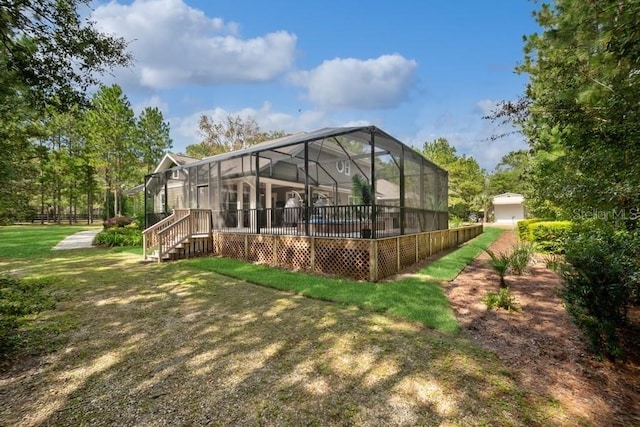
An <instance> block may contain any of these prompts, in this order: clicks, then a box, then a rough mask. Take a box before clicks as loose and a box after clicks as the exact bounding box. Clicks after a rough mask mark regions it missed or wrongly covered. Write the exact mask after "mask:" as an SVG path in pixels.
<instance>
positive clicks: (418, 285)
mask: <svg viewBox="0 0 640 427" xmlns="http://www.w3.org/2000/svg"><path fill="white" fill-rule="evenodd" d="M501 233H502V230H499V229H494V228H491V229H488V230H487V232H486V233H484V234H482V235H481V236H480V237H478V238H476V239H474V240H473V241H472V242H470V243H469V244H467V245H465V246H463V247H461V248H459V249H457V250H455V251H454V252H452V253H450V254H448V255H446V256H444V257H442V258H440V259H438V260H436V261H434V262H433V263H431V264H430V265H428V266H426V267H425V268H423V269H422V270H421V271H420V272H419V273H418V275H417V277H410V278H405V279H401V280H397V281H395V282H386V283H368V282H356V281H351V280H345V279H336V278H327V277H319V276H314V275H311V274H304V273H294V272H290V271H286V270H280V269H276V268H272V267H267V266H262V265H254V264H248V263H246V262H243V261H239V260H235V259H228V258H196V259H192V260H187V261H183V262H182V263H183V264H188V265H191V266H194V267H196V268H199V269H203V270H208V271H215V272H216V273H219V274H223V275H225V276H229V277H233V278H236V279H241V280H245V281H247V282H250V283H255V284H258V285H262V286H268V287H271V288H275V289H280V290H284V291H290V292H295V293H297V294H300V295H304V296H306V297H309V298H315V299H320V300H325V301H332V302H338V303H342V304H349V305H355V306H357V307H361V308H365V309H369V310H373V311H376V312H381V313H386V314H390V315H393V316H397V317H402V318H405V319H408V320H412V321H416V322H420V323H422V324H423V325H425V326H427V327H429V328H432V329H436V330H438V331H441V332H445V333H457V332H458V331H459V330H460V326H459V325H458V322H457V321H456V319H455V316H454V314H453V311H452V310H451V307H450V305H449V300H448V299H447V297H446V296H445V294H444V292H443V291H442V286H441V285H440V283H439V281H440V280H452V279H453V278H455V277H456V276H457V275H458V273H459V272H460V271H461V270H462V269H463V268H464V267H465V266H466V265H467V264H468V263H469V262H471V261H472V260H473V259H474V258H475V257H476V256H477V255H478V254H479V253H480V252H481V251H483V250H484V249H486V248H487V247H488V246H489V245H490V244H491V243H492V242H493V241H495V239H497V238H498V236H499V235H500V234H501ZM433 279H436V280H433Z"/></svg>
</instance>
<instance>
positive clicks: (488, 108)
mask: <svg viewBox="0 0 640 427" xmlns="http://www.w3.org/2000/svg"><path fill="white" fill-rule="evenodd" d="M499 103H500V102H499V101H495V100H493V99H482V100H480V101H478V102H477V103H476V105H475V110H476V111H478V112H479V113H481V114H482V116H483V117H484V116H489V115H490V114H491V113H492V112H493V111H494V110H495V109H496V108H498V104H499Z"/></svg>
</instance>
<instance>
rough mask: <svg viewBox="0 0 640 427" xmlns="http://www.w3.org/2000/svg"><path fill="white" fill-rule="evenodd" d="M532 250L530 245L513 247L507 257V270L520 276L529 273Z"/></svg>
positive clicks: (523, 244) (521, 244)
mask: <svg viewBox="0 0 640 427" xmlns="http://www.w3.org/2000/svg"><path fill="white" fill-rule="evenodd" d="M533 255H534V250H533V246H532V245H531V244H530V243H518V244H517V245H515V246H514V247H513V251H512V252H511V256H510V257H509V270H510V271H511V273H513V274H516V275H518V276H521V275H523V274H525V273H527V272H528V271H529V264H531V262H533Z"/></svg>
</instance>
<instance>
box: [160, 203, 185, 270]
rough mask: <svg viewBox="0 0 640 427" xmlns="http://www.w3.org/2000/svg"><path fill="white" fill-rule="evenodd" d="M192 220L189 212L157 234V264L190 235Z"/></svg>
mask: <svg viewBox="0 0 640 427" xmlns="http://www.w3.org/2000/svg"><path fill="white" fill-rule="evenodd" d="M192 228H193V227H192V218H191V213H190V212H189V213H188V214H187V215H186V216H183V217H182V218H179V219H177V220H176V221H174V222H173V223H171V224H170V225H169V226H167V227H165V228H163V229H162V230H160V231H158V232H157V236H158V262H159V263H160V262H162V257H163V256H164V255H165V254H167V253H169V252H170V251H171V250H173V249H175V248H176V246H178V245H180V244H181V243H182V242H184V241H185V240H187V239H189V238H191V235H192V233H193V232H192Z"/></svg>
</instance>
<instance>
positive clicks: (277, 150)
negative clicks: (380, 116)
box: [145, 126, 447, 239]
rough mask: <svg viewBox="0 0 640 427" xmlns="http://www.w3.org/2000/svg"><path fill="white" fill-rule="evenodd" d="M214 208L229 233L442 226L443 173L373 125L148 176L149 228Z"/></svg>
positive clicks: (387, 231) (371, 231)
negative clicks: (177, 215)
mask: <svg viewBox="0 0 640 427" xmlns="http://www.w3.org/2000/svg"><path fill="white" fill-rule="evenodd" d="M183 209H202V210H207V211H210V212H211V222H212V229H213V230H215V231H218V232H227V233H250V234H276V235H298V236H327V237H345V238H373V239H376V238H381V237H386V236H394V235H405V234H411V233H419V232H424V231H432V230H442V229H446V228H447V172H446V171H445V170H444V169H442V168H440V167H438V166H437V165H435V164H433V163H432V162H430V161H429V160H427V159H426V158H424V157H423V156H421V155H420V154H419V153H417V152H416V151H415V150H413V149H412V148H410V147H408V146H406V145H404V144H403V143H401V142H400V141H398V140H397V139H395V138H393V137H392V136H390V135H389V134H387V133H385V132H384V131H382V130H380V129H378V128H377V127H373V126H368V127H345V128H325V129H320V130H318V131H315V132H309V133H300V134H295V135H290V136H287V137H284V138H280V139H276V140H272V141H266V142H263V143H260V144H257V145H253V146H250V147H247V148H245V149H242V150H238V151H234V152H229V153H224V154H220V155H217V156H213V157H209V158H206V159H203V160H201V161H198V162H194V163H190V164H188V165H185V166H181V167H175V168H173V169H169V170H166V171H160V172H158V173H155V174H153V175H149V176H147V177H146V179H145V212H146V226H147V227H149V226H152V225H153V224H155V223H157V222H159V221H161V220H162V219H163V218H165V217H167V216H168V215H170V214H171V213H172V212H174V211H178V210H183Z"/></svg>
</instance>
